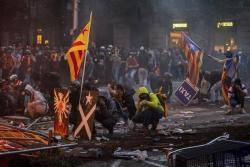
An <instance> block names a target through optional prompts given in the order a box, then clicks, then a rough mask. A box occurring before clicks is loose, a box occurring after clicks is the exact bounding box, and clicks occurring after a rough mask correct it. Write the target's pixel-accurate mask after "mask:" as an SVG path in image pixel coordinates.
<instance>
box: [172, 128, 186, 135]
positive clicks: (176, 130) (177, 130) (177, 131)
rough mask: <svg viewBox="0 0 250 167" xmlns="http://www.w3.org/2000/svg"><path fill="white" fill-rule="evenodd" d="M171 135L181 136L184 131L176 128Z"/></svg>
mask: <svg viewBox="0 0 250 167" xmlns="http://www.w3.org/2000/svg"><path fill="white" fill-rule="evenodd" d="M173 133H180V134H182V133H184V130H183V129H180V128H176V129H174V131H173Z"/></svg>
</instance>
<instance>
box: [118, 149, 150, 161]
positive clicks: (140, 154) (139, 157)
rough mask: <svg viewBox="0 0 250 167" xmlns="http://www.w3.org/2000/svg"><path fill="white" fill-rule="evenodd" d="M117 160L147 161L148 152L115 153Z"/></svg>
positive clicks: (120, 151)
mask: <svg viewBox="0 0 250 167" xmlns="http://www.w3.org/2000/svg"><path fill="white" fill-rule="evenodd" d="M113 156H114V157H115V158H124V159H135V160H145V159H146V158H147V157H148V153H147V151H140V150H136V151H122V150H119V151H117V150H116V151H115V152H114V153H113Z"/></svg>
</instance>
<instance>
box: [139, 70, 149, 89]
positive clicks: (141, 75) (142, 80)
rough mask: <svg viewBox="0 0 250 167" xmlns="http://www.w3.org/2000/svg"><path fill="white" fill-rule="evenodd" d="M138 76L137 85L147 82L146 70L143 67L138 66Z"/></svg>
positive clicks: (143, 84)
mask: <svg viewBox="0 0 250 167" xmlns="http://www.w3.org/2000/svg"><path fill="white" fill-rule="evenodd" d="M138 78H139V85H140V86H146V85H147V83H148V71H147V70H146V69H145V68H139V71H138Z"/></svg>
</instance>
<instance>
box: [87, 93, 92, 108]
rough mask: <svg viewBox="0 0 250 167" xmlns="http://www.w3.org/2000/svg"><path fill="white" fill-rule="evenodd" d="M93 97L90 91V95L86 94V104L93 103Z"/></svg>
mask: <svg viewBox="0 0 250 167" xmlns="http://www.w3.org/2000/svg"><path fill="white" fill-rule="evenodd" d="M92 99H93V97H92V96H91V95H90V92H89V94H88V96H86V105H87V104H90V105H91V104H92Z"/></svg>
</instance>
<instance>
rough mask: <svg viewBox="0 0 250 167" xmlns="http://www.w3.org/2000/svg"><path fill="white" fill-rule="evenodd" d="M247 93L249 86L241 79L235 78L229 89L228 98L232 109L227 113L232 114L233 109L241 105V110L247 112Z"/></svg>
mask: <svg viewBox="0 0 250 167" xmlns="http://www.w3.org/2000/svg"><path fill="white" fill-rule="evenodd" d="M246 95H247V88H246V87H245V85H244V84H242V83H241V80H240V79H235V81H234V82H233V84H232V86H231V87H230V88H229V91H228V98H229V100H230V109H229V110H228V112H227V113H226V114H231V113H232V112H233V110H234V109H235V108H236V107H237V106H238V105H239V106H240V111H241V112H242V113H246V110H245V106H244V101H245V96H246Z"/></svg>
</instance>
